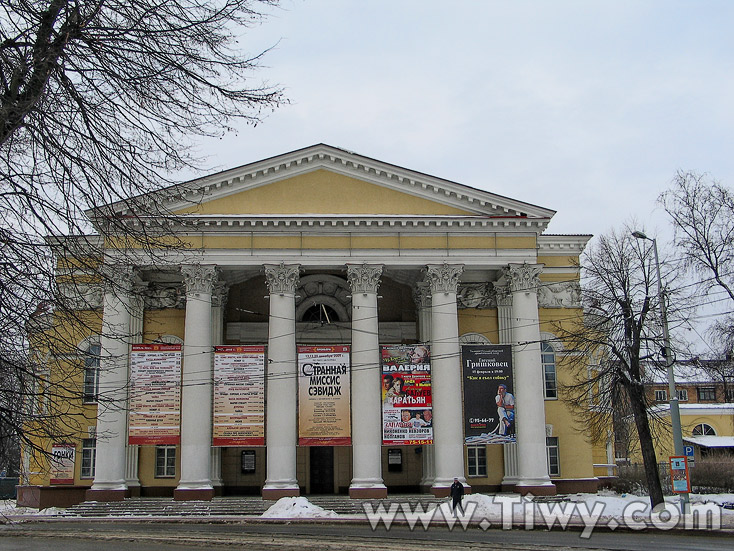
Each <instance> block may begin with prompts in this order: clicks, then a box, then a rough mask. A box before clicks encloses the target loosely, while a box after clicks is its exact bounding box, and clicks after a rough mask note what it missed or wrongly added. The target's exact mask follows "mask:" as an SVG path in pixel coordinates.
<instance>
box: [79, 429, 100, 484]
mask: <svg viewBox="0 0 734 551" xmlns="http://www.w3.org/2000/svg"><path fill="white" fill-rule="evenodd" d="M96 463H97V440H96V439H95V438H85V439H84V440H82V478H94V467H95V464H96Z"/></svg>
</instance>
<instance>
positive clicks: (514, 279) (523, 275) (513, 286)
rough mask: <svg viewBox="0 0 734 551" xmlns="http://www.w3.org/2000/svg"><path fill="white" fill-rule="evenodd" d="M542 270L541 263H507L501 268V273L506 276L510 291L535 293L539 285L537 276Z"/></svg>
mask: <svg viewBox="0 0 734 551" xmlns="http://www.w3.org/2000/svg"><path fill="white" fill-rule="evenodd" d="M542 271H543V265H542V264H509V265H508V266H507V268H505V269H504V270H503V272H504V274H503V275H505V276H506V278H507V281H508V283H509V285H510V291H511V292H513V293H518V292H521V291H524V292H526V293H537V292H538V286H539V285H540V279H539V277H538V276H539V275H540V272H542Z"/></svg>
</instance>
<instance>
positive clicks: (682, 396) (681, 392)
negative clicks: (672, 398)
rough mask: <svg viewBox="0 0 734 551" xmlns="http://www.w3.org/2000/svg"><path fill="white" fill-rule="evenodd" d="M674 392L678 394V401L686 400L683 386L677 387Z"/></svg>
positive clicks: (685, 391)
mask: <svg viewBox="0 0 734 551" xmlns="http://www.w3.org/2000/svg"><path fill="white" fill-rule="evenodd" d="M675 393H676V394H677V395H678V401H679V402H687V401H688V391H687V390H686V389H685V388H679V389H677V390H676V391H675Z"/></svg>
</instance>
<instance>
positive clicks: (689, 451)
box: [683, 446, 693, 457]
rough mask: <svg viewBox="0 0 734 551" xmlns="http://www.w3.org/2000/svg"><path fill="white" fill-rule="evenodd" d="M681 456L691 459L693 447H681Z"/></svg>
mask: <svg viewBox="0 0 734 551" xmlns="http://www.w3.org/2000/svg"><path fill="white" fill-rule="evenodd" d="M683 455H685V456H686V457H693V446H683Z"/></svg>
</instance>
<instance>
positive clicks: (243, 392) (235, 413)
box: [212, 346, 265, 446]
mask: <svg viewBox="0 0 734 551" xmlns="http://www.w3.org/2000/svg"><path fill="white" fill-rule="evenodd" d="M212 445H213V446H264V445H265V347H264V346H215V347H214V427H213V430H212Z"/></svg>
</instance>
